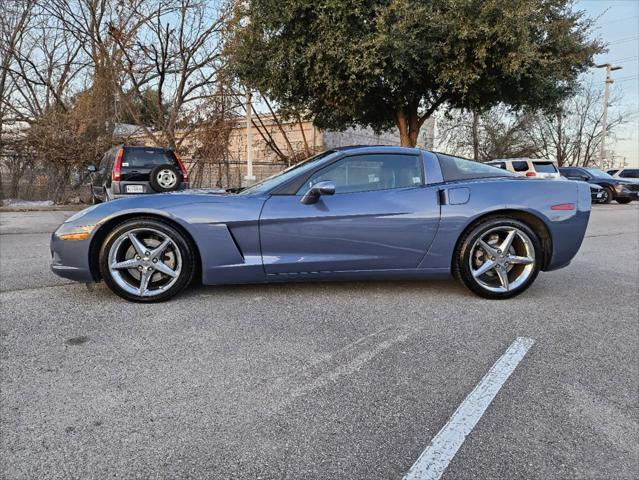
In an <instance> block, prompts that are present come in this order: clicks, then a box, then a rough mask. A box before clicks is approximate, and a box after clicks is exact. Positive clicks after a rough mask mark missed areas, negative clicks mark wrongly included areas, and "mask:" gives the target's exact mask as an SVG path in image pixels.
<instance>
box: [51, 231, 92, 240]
mask: <svg viewBox="0 0 639 480" xmlns="http://www.w3.org/2000/svg"><path fill="white" fill-rule="evenodd" d="M89 234H90V232H75V233H63V234H62V235H59V236H58V238H59V239H60V240H86V239H87V238H89Z"/></svg>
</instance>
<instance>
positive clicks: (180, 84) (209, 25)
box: [109, 0, 227, 148]
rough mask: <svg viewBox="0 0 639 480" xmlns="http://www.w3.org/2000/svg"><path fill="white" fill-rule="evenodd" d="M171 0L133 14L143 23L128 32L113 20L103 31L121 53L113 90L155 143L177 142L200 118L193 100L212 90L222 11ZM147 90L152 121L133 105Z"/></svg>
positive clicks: (198, 1)
mask: <svg viewBox="0 0 639 480" xmlns="http://www.w3.org/2000/svg"><path fill="white" fill-rule="evenodd" d="M171 5H172V6H173V9H168V8H166V6H165V7H164V8H162V6H158V7H157V9H156V11H155V12H154V14H153V15H144V14H138V16H139V18H141V19H142V18H143V19H144V23H143V26H142V27H141V28H139V29H137V30H136V31H135V32H134V34H132V35H122V33H121V30H120V28H119V27H116V26H113V25H112V26H111V28H110V30H109V33H110V35H111V37H112V38H113V39H114V40H115V42H116V45H117V47H118V49H119V54H120V56H121V70H122V72H123V74H122V75H123V76H122V81H121V82H120V83H119V88H120V91H119V94H120V98H121V100H122V102H123V103H124V105H125V107H126V109H127V111H128V113H129V114H130V115H131V116H132V117H133V118H134V119H135V121H136V123H137V124H138V125H139V126H141V127H142V128H143V129H144V130H145V132H146V134H147V135H148V136H149V137H150V138H152V139H153V140H154V141H155V142H156V143H166V144H168V145H169V146H171V147H174V148H179V147H180V146H181V144H182V143H183V142H184V141H185V139H186V138H188V136H189V135H190V134H191V133H192V132H193V130H194V129H195V128H196V127H197V125H198V123H199V121H200V120H202V118H201V115H200V109H199V105H200V104H201V103H202V102H203V101H205V100H207V99H209V98H211V97H212V96H214V95H216V93H215V92H216V80H217V77H218V75H219V74H220V68H221V65H222V48H221V45H222V42H221V37H222V35H223V34H224V33H225V25H226V23H225V21H226V14H227V12H226V10H225V9H224V8H217V7H214V6H211V3H210V2H207V1H204V0H177V1H176V2H175V4H174V5H173V4H171ZM149 91H151V92H153V95H152V96H151V97H152V98H154V108H153V109H152V111H153V112H155V115H154V118H153V125H148V124H146V122H144V121H143V119H142V118H141V116H140V114H139V111H137V110H136V108H135V103H136V101H137V102H138V103H140V102H148V99H149V98H150V96H149V95H148V92H149Z"/></svg>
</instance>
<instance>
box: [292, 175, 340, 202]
mask: <svg viewBox="0 0 639 480" xmlns="http://www.w3.org/2000/svg"><path fill="white" fill-rule="evenodd" d="M334 194H335V184H334V183H333V182H331V181H330V180H326V181H324V182H317V183H316V184H315V185H313V186H312V187H311V188H309V190H308V192H306V193H305V194H304V196H303V197H302V200H300V201H301V202H302V203H303V204H304V205H310V204H312V203H316V202H317V201H318V200H319V198H320V196H322V195H334Z"/></svg>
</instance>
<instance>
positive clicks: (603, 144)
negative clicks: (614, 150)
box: [597, 63, 622, 168]
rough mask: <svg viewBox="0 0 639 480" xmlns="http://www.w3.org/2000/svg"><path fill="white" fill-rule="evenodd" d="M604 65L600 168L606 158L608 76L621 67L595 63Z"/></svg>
mask: <svg viewBox="0 0 639 480" xmlns="http://www.w3.org/2000/svg"><path fill="white" fill-rule="evenodd" d="M603 67H606V82H605V86H604V109H603V118H602V120H601V122H602V124H601V149H600V150H599V166H600V167H601V168H606V165H605V164H604V161H605V160H606V134H607V133H608V132H607V131H608V88H609V86H610V84H611V83H614V80H613V79H612V78H611V76H610V72H612V71H613V70H621V68H622V67H620V66H618V65H615V66H614V67H613V66H612V65H610V64H609V63H604V64H602V65H597V68H603Z"/></svg>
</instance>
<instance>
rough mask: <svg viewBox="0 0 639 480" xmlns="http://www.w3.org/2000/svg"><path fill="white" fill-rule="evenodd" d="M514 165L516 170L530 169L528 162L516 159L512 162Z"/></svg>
mask: <svg viewBox="0 0 639 480" xmlns="http://www.w3.org/2000/svg"><path fill="white" fill-rule="evenodd" d="M512 165H513V170H514V171H515V172H525V171H527V170H528V162H522V161H516V162H512Z"/></svg>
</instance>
